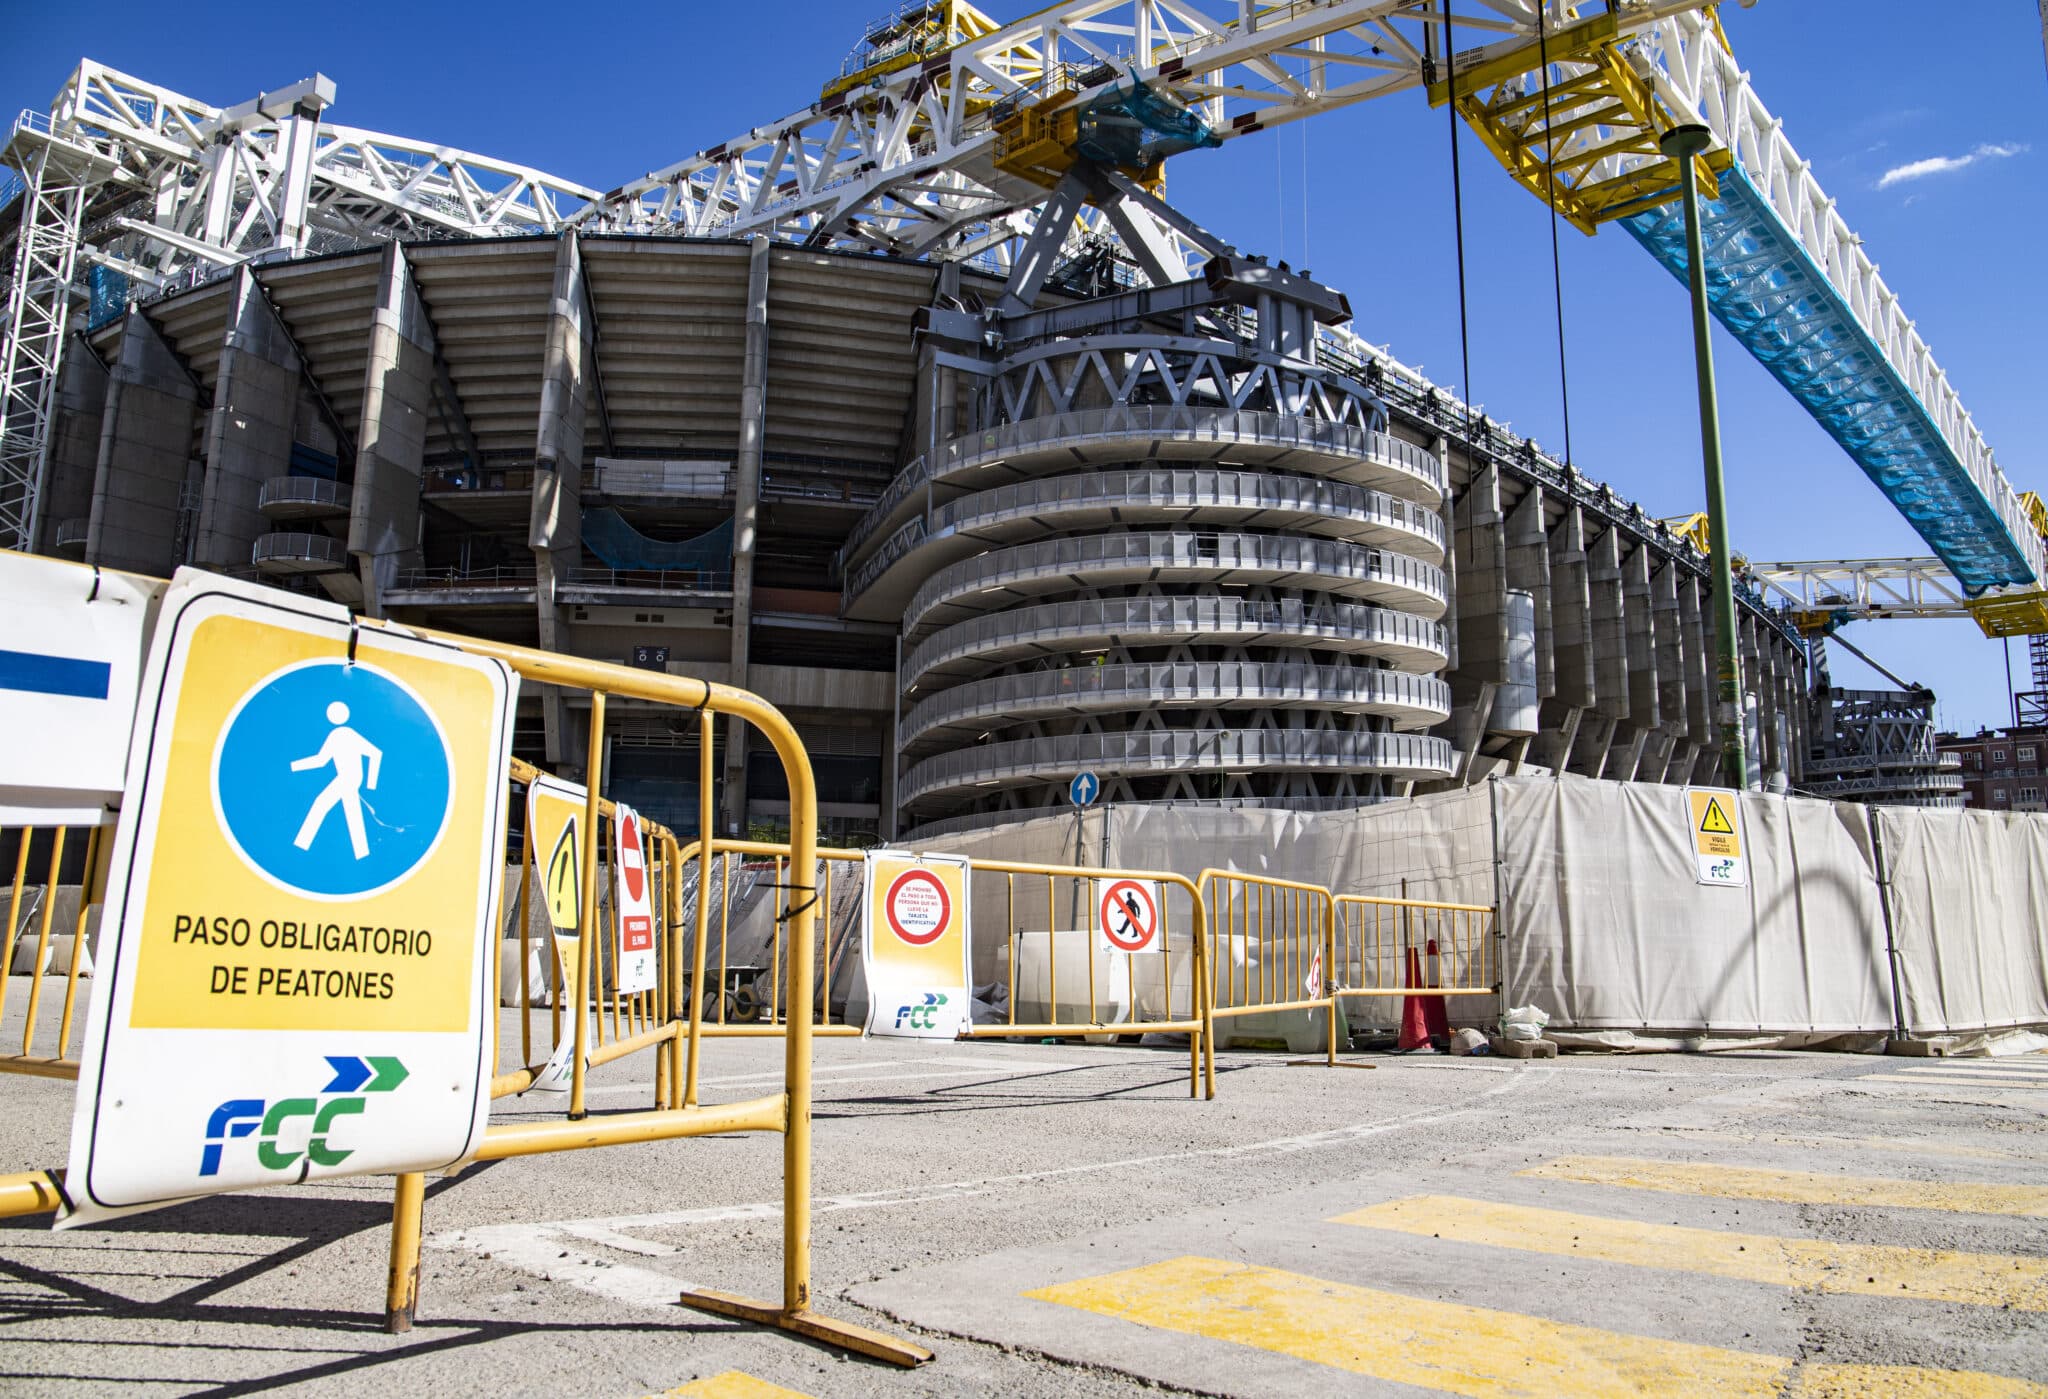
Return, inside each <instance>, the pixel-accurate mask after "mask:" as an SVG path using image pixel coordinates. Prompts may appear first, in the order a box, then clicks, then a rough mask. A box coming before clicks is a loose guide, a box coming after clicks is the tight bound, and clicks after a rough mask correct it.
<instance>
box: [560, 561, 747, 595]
mask: <svg viewBox="0 0 2048 1399" xmlns="http://www.w3.org/2000/svg"><path fill="white" fill-rule="evenodd" d="M557 586H558V587H562V588H606V589H615V590H617V591H620V592H655V593H708V594H713V595H724V594H729V593H731V592H732V570H730V569H709V568H604V567H599V566H593V565H588V564H579V565H577V566H575V567H573V568H566V569H563V570H562V572H561V574H560V576H559V579H558V581H557Z"/></svg>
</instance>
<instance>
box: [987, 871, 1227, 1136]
mask: <svg viewBox="0 0 2048 1399" xmlns="http://www.w3.org/2000/svg"><path fill="white" fill-rule="evenodd" d="M971 870H972V873H971V875H970V877H978V876H983V875H1000V876H1002V878H1003V881H1004V909H1005V914H1004V923H1003V926H1004V945H1005V947H1006V948H1007V949H1008V952H1009V964H1010V969H1009V992H1010V997H1009V1019H1008V1020H1007V1021H1006V1022H1005V1023H1003V1024H999V1025H975V1026H974V1027H972V1028H971V1029H970V1030H968V1031H967V1032H966V1036H965V1037H966V1038H969V1039H998V1038H1029V1039H1046V1038H1051V1037H1054V1036H1062V1035H1068V1036H1075V1037H1083V1038H1087V1037H1100V1036H1104V1035H1131V1034H1147V1033H1151V1034H1177V1035H1186V1036H1187V1037H1188V1093H1189V1095H1190V1096H1206V1097H1210V1098H1213V1097H1215V1096H1216V1055H1215V1049H1214V1046H1213V1045H1212V1043H1211V1035H1210V1024H1209V1017H1208V1004H1207V997H1206V995H1205V994H1204V993H1205V990H1206V988H1207V986H1208V982H1209V949H1208V943H1209V938H1208V937H1207V935H1206V934H1207V918H1206V911H1205V910H1204V909H1203V907H1202V895H1201V891H1200V890H1199V889H1198V888H1197V887H1196V885H1195V883H1194V881H1192V880H1190V879H1188V878H1187V877H1186V876H1185V875H1179V874H1170V873H1166V872H1164V871H1159V870H1125V869H1091V868H1088V867H1086V866H1081V865H1037V864H1020V863H1016V862H1013V861H1008V860H984V859H980V858H976V859H975V860H974V861H973V863H972V867H971ZM1020 877H1021V878H1024V879H1026V880H1029V881H1032V882H1033V883H1034V884H1035V882H1036V881H1037V880H1039V879H1043V880H1044V881H1045V902H1044V904H1043V905H1042V907H1043V908H1044V910H1045V926H1044V928H1043V929H1039V928H1036V927H1034V928H1030V929H1028V930H1027V929H1026V928H1025V926H1024V924H1025V922H1027V921H1030V920H1031V917H1032V913H1033V911H1034V909H1035V907H1038V906H1039V905H1037V902H1036V898H1035V891H1034V890H1032V889H1030V888H1029V887H1027V890H1026V898H1025V900H1024V902H1023V904H1022V906H1021V907H1022V911H1021V912H1020V904H1019V900H1018V897H1017V893H1018V889H1017V881H1018V879H1019V878H1020ZM1117 879H1130V880H1139V881H1144V882H1150V883H1156V884H1157V885H1158V886H1159V888H1160V892H1161V895H1162V897H1161V898H1160V900H1159V909H1158V914H1159V928H1158V937H1159V941H1160V948H1159V951H1158V953H1156V954H1153V953H1144V954H1139V955H1142V956H1145V957H1148V958H1149V957H1152V956H1157V957H1158V958H1159V962H1158V968H1159V970H1158V981H1159V985H1158V987H1157V988H1156V992H1157V997H1158V1000H1157V1004H1158V1007H1159V1015H1158V1017H1157V1018H1154V1019H1144V1020H1141V1019H1138V1018H1136V1017H1137V1015H1138V1013H1139V1009H1140V1005H1141V1002H1142V1000H1143V999H1144V998H1143V996H1142V995H1141V992H1140V988H1139V985H1138V981H1139V977H1138V969H1137V966H1136V962H1137V958H1136V957H1132V958H1131V959H1130V960H1131V963H1132V967H1131V973H1130V978H1129V980H1130V984H1129V986H1128V988H1127V993H1126V994H1127V997H1128V1000H1127V1004H1128V1005H1129V1007H1130V1013H1131V1015H1132V1017H1133V1018H1132V1019H1130V1020H1126V1021H1120V1022H1105V1021H1104V1020H1103V1018H1102V1014H1101V1000H1102V997H1101V992H1102V991H1103V990H1104V989H1105V988H1102V987H1100V986H1099V985H1098V979H1097V961H1098V957H1097V954H1096V950H1095V896H1094V893H1093V889H1094V886H1095V883H1096V882H1097V881H1102V880H1117ZM1061 881H1068V884H1067V893H1068V899H1067V907H1068V915H1067V920H1066V921H1067V922H1068V924H1069V925H1070V928H1069V929H1068V930H1064V931H1068V932H1069V933H1070V935H1071V934H1072V931H1073V929H1072V926H1071V925H1076V924H1078V925H1080V927H1079V932H1078V937H1079V941H1080V946H1079V948H1078V949H1077V950H1078V951H1079V954H1080V955H1081V956H1082V957H1083V958H1084V959H1085V960H1086V962H1087V964H1088V976H1087V983H1088V1014H1087V1017H1086V1018H1085V1019H1081V1020H1066V1021H1062V1020H1061V1019H1060V980H1059V941H1060V932H1061V931H1063V930H1060V927H1059V924H1060V917H1059V908H1060V898H1059V888H1058V885H1059V883H1060V882H1061ZM1168 889H1179V890H1182V891H1184V892H1185V893H1186V895H1187V904H1188V910H1189V912H1188V918H1187V931H1186V934H1185V945H1184V946H1183V945H1182V943H1180V942H1178V941H1176V938H1175V934H1174V927H1173V919H1172V916H1171V913H1170V908H1171V901H1170V900H1169V899H1167V898H1165V897H1164V894H1165V891H1167V890H1168ZM1084 908H1085V909H1086V910H1087V915H1086V917H1085V918H1084V917H1081V916H1079V914H1078V910H1080V909H1084ZM1035 936H1043V937H1044V938H1045V940H1046V955H1045V969H1046V970H1045V978H1046V988H1045V997H1044V1001H1045V1005H1046V1008H1047V1018H1046V1019H1045V1020H1043V1021H1038V1022H1030V1023H1022V1024H1020V1023H1019V1022H1018V1020H1017V1003H1018V999H1019V994H1018V984H1017V973H1018V967H1019V965H1020V964H1021V963H1022V961H1023V957H1022V953H1023V951H1024V949H1025V947H1026V945H1027V944H1026V942H1025V939H1026V938H1029V937H1035ZM1069 955H1070V956H1071V955H1072V951H1071V950H1070V954H1069ZM1176 956H1183V957H1185V959H1186V962H1187V966H1188V976H1187V984H1186V989H1185V990H1184V991H1183V992H1182V993H1181V996H1182V999H1181V1003H1180V1005H1179V1006H1178V1010H1179V1014H1175V1011H1176V1006H1175V1001H1174V985H1173V983H1174V965H1173V963H1174V958H1175V957H1176ZM1069 965H1071V963H1070V964H1069ZM1145 989H1146V991H1147V992H1150V991H1152V990H1153V989H1154V988H1151V987H1147V988H1145Z"/></svg>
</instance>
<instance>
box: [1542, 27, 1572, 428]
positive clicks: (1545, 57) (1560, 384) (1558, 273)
mask: <svg viewBox="0 0 2048 1399" xmlns="http://www.w3.org/2000/svg"><path fill="white" fill-rule="evenodd" d="M1549 8H1550V6H1549V3H1548V0H1542V3H1539V4H1538V5H1537V6H1536V52H1537V58H1538V60H1539V61H1540V62H1541V63H1542V65H1543V67H1542V73H1543V194H1544V197H1545V199H1546V200H1547V201H1548V202H1549V204H1550V285H1551V289H1552V291H1553V292H1554V293H1555V294H1556V297H1557V392H1558V397H1559V398H1560V399H1561V400H1562V401H1563V405H1564V464H1565V465H1566V466H1570V465H1571V464H1572V384H1571V375H1570V374H1569V373H1568V372H1567V371H1566V369H1565V358H1564V265H1563V263H1562V261H1561V260H1560V259H1559V257H1558V250H1557V138H1556V137H1555V136H1554V135H1552V133H1551V128H1552V126H1553V125H1554V123H1555V113H1553V112H1552V111H1551V107H1550V31H1549V26H1548V25H1547V24H1546V22H1545V20H1546V16H1547V11H1548V10H1549Z"/></svg>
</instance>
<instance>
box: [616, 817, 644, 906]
mask: <svg viewBox="0 0 2048 1399" xmlns="http://www.w3.org/2000/svg"><path fill="white" fill-rule="evenodd" d="M619 870H620V873H622V874H623V875H624V876H625V878H626V897H627V898H628V899H630V900H632V901H633V902H634V903H636V904H637V903H639V902H640V892H641V890H643V889H644V888H646V887H647V884H646V881H647V857H646V855H645V854H644V853H643V852H642V851H641V849H640V823H639V821H637V820H636V819H634V817H632V816H631V815H628V816H627V817H626V819H625V820H623V821H621V822H619Z"/></svg>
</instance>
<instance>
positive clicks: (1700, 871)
mask: <svg viewBox="0 0 2048 1399" xmlns="http://www.w3.org/2000/svg"><path fill="white" fill-rule="evenodd" d="M1685 803H1686V810H1687V812H1688V814H1689V816H1690V818H1691V819H1690V821H1689V828H1690V831H1689V833H1690V835H1691V838H1692V848H1693V855H1694V857H1695V869H1696V871H1697V878H1698V880H1699V882H1700V883H1701V884H1722V885H1727V886H1729V887H1731V888H1737V889H1740V888H1745V887H1747V886H1748V884H1749V858H1748V857H1747V856H1746V855H1744V854H1743V853H1742V795H1741V793H1739V792H1732V791H1729V790H1728V789H1727V788H1725V787H1688V788H1686V789H1685Z"/></svg>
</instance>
